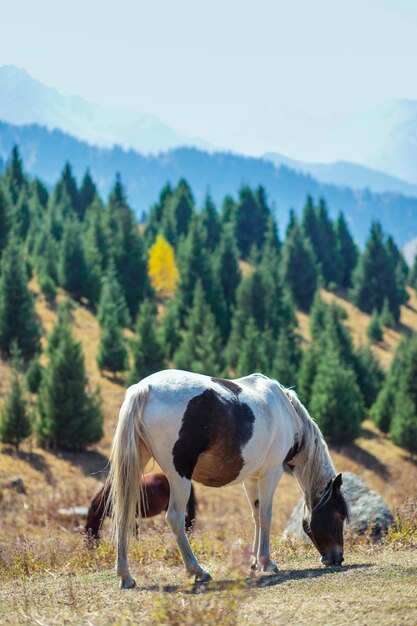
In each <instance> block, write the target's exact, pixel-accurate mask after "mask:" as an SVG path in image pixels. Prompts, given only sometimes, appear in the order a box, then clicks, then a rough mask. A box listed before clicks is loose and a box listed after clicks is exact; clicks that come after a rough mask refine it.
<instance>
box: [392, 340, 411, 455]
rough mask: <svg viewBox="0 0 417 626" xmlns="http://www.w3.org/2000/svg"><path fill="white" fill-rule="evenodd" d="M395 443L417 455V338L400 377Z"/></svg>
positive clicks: (393, 437)
mask: <svg viewBox="0 0 417 626" xmlns="http://www.w3.org/2000/svg"><path fill="white" fill-rule="evenodd" d="M390 435H391V438H392V440H393V442H394V443H395V444H397V445H399V446H401V447H402V448H405V449H406V450H408V452H410V453H411V454H415V453H417V337H416V335H413V336H412V337H411V339H410V340H409V345H408V348H407V350H406V352H405V358H404V367H403V371H402V372H401V377H399V380H398V384H397V388H396V392H395V402H394V411H393V416H392V421H391V424H390Z"/></svg>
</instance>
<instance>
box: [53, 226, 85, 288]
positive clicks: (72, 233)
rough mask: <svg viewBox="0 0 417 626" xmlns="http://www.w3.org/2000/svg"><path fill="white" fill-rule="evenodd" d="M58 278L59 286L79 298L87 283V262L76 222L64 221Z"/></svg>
mask: <svg viewBox="0 0 417 626" xmlns="http://www.w3.org/2000/svg"><path fill="white" fill-rule="evenodd" d="M58 271H59V279H60V284H61V286H62V287H63V288H64V289H65V290H66V291H68V292H69V293H70V294H71V295H72V296H75V297H76V298H81V297H82V296H84V295H85V292H86V285H87V264H86V261H85V254H84V246H83V240H82V238H81V230H80V226H79V223H78V222H75V221H73V220H68V221H67V222H65V226H64V232H63V236H62V241H61V245H60V256H59V270H58Z"/></svg>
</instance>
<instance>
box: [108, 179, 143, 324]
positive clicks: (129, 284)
mask: <svg viewBox="0 0 417 626" xmlns="http://www.w3.org/2000/svg"><path fill="white" fill-rule="evenodd" d="M107 214H108V225H109V229H110V237H111V244H112V248H113V249H112V256H113V259H114V263H115V266H116V272H117V277H118V280H119V282H120V285H121V287H122V289H123V293H124V296H125V299H126V304H127V306H128V309H129V313H130V316H131V317H132V319H134V318H135V317H136V314H137V311H138V307H139V304H140V302H142V300H143V299H144V298H145V297H147V296H149V295H150V285H149V281H148V273H147V267H146V255H145V249H144V242H143V237H142V235H141V234H140V233H139V230H138V226H137V223H136V220H135V218H134V215H133V212H132V210H131V209H130V207H129V206H128V204H127V200H126V196H125V192H124V189H123V185H122V183H121V180H120V177H119V176H117V178H116V183H115V186H114V188H113V190H112V192H111V194H110V197H109V203H108V208H107Z"/></svg>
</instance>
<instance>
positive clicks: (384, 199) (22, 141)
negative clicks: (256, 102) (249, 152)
mask: <svg viewBox="0 0 417 626" xmlns="http://www.w3.org/2000/svg"><path fill="white" fill-rule="evenodd" d="M14 144H17V145H18V146H19V147H20V151H21V154H22V157H23V160H24V165H25V169H26V170H27V171H28V173H29V174H31V175H32V176H39V177H40V178H41V179H42V180H44V181H45V182H46V183H47V184H49V185H53V184H54V183H55V182H56V181H57V179H58V177H59V176H60V172H61V170H62V168H63V166H64V163H65V162H66V161H69V162H70V163H71V164H72V166H73V170H74V173H75V175H76V176H77V178H78V180H80V179H81V177H82V176H83V174H84V172H85V170H86V169H87V168H88V169H89V170H90V172H91V174H92V175H93V178H94V180H95V181H96V184H97V187H98V190H99V192H100V193H101V195H102V196H103V197H106V195H107V194H108V192H109V190H110V188H111V186H112V184H113V182H114V179H115V173H116V172H120V174H121V176H122V180H123V182H124V184H125V186H126V189H127V192H128V198H129V201H130V203H131V206H132V207H133V208H134V210H135V212H136V214H137V215H138V216H139V217H140V216H141V215H142V213H143V212H144V211H145V212H146V211H147V210H148V209H149V206H150V205H151V204H152V203H153V202H155V201H156V199H157V197H158V195H159V192H160V190H161V188H162V186H163V185H164V184H165V183H166V182H167V181H170V182H171V183H172V184H176V183H177V182H178V180H179V179H180V178H181V177H185V178H186V179H187V181H188V182H189V183H190V185H191V187H192V190H193V193H194V195H195V199H196V202H197V204H198V205H199V206H201V204H202V203H203V201H204V198H205V196H206V194H207V193H208V192H209V193H210V194H211V196H212V197H213V199H214V201H215V202H216V203H217V204H218V205H219V204H220V203H221V201H222V200H223V198H224V196H225V195H227V194H235V195H236V194H237V191H238V189H239V187H240V186H241V185H242V184H248V185H251V186H257V185H260V184H261V185H263V186H264V187H265V189H266V191H267V195H268V198H269V202H270V204H271V206H272V207H273V209H274V211H275V214H276V216H277V220H278V223H279V226H280V228H281V231H282V230H283V229H284V228H285V227H286V224H287V220H288V210H289V208H291V207H293V208H294V209H295V210H296V211H297V212H300V210H301V208H302V206H303V204H304V202H305V199H306V196H307V194H311V195H312V196H313V197H314V198H315V199H316V200H317V199H318V198H319V197H324V198H325V199H326V201H327V203H328V206H329V210H330V214H331V215H332V216H333V217H336V216H337V213H338V212H339V210H343V211H344V213H345V215H346V218H347V220H348V222H349V224H350V228H351V230H352V233H353V235H354V237H355V239H356V241H357V242H358V243H359V244H360V245H363V243H364V241H365V240H366V237H367V234H368V231H369V226H370V224H371V221H372V220H375V219H378V220H379V221H380V222H381V223H382V225H383V227H384V228H385V230H386V231H387V232H389V233H391V234H392V235H393V236H394V238H395V239H396V241H397V242H398V243H399V244H400V245H403V244H405V243H406V242H408V241H409V240H410V239H411V238H413V237H415V236H416V235H417V198H413V197H407V196H404V195H401V194H398V193H394V192H385V193H373V192H371V191H369V190H367V189H365V190H362V191H356V190H352V189H350V188H348V187H338V186H336V185H329V184H324V183H320V182H319V181H317V180H316V179H314V178H313V177H312V176H310V175H308V174H303V173H301V172H296V171H294V170H291V169H289V168H287V167H285V166H280V167H276V166H274V165H273V163H271V162H269V161H267V160H264V159H259V158H254V157H245V156H241V155H237V154H232V153H226V152H215V153H208V152H205V151H202V150H198V149H197V148H186V147H184V148H176V149H174V150H170V151H168V152H165V153H161V154H158V155H143V154H140V153H138V152H135V151H133V150H124V149H123V148H121V147H118V146H116V147H114V148H111V149H110V148H100V147H97V146H92V145H90V144H88V143H86V142H82V141H80V140H78V139H76V138H74V137H71V136H70V135H68V134H65V133H63V132H62V131H58V130H53V131H51V130H48V129H46V128H44V127H41V126H38V125H29V126H13V125H11V124H7V123H5V122H0V158H2V159H3V160H4V161H5V160H6V159H7V158H8V157H9V155H10V152H11V149H12V147H13V145H14ZM399 216H400V219H399Z"/></svg>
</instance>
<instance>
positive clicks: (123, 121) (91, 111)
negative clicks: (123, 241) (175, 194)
mask: <svg viewBox="0 0 417 626" xmlns="http://www.w3.org/2000/svg"><path fill="white" fill-rule="evenodd" d="M0 120H2V121H0V169H1V167H2V163H1V159H3V161H5V160H6V159H7V158H8V157H9V154H10V151H11V148H12V146H13V144H14V143H16V144H18V145H19V147H20V150H21V153H22V155H23V158H24V162H25V167H26V169H27V171H28V172H29V173H30V174H31V175H33V176H39V177H40V178H42V179H43V180H44V181H45V182H46V183H47V184H49V185H53V184H54V183H55V182H56V180H57V179H58V177H59V174H60V171H61V170H62V167H63V165H64V163H65V162H66V161H69V162H70V163H71V164H72V166H73V168H74V172H75V174H76V175H77V177H78V178H80V177H81V176H82V175H83V174H84V172H85V170H86V169H87V168H89V169H90V171H91V173H92V174H93V176H94V178H95V180H96V183H97V187H98V189H99V191H100V193H101V194H102V196H104V197H105V196H106V195H107V194H108V192H109V190H110V188H111V185H112V183H113V181H114V177H115V173H116V172H120V173H121V175H122V178H123V181H124V183H125V185H126V188H127V191H128V195H129V199H130V202H131V204H132V206H133V208H134V209H135V211H136V213H137V215H138V216H140V215H141V214H142V212H143V211H147V210H148V208H149V206H150V204H151V203H152V202H154V201H155V200H156V198H157V196H158V193H159V191H160V189H161V187H162V186H163V185H164V184H165V183H166V182H167V181H168V180H169V181H171V182H172V183H173V184H175V183H176V182H177V181H178V179H179V178H181V177H185V178H186V179H187V180H188V181H189V183H190V184H191V186H192V189H193V191H194V194H195V197H196V201H197V203H198V204H200V205H201V204H202V202H203V201H204V197H205V195H206V194H207V193H208V192H210V194H211V195H212V197H213V198H214V200H215V201H216V202H217V203H218V204H219V203H221V201H222V200H223V197H224V196H225V195H226V194H230V193H232V194H233V193H235V194H236V193H237V191H238V189H239V187H240V186H241V185H242V184H249V185H252V186H257V185H259V184H262V185H263V186H264V187H265V189H266V191H267V193H268V195H269V199H270V202H271V204H272V205H273V206H274V207H275V211H276V214H277V218H278V222H279V224H280V227H281V229H283V228H285V226H286V222H287V219H288V210H289V208H291V207H292V208H294V209H296V211H300V209H301V207H302V206H303V203H304V202H305V198H306V196H307V194H311V195H312V196H313V197H314V198H316V199H318V198H319V197H324V198H325V199H326V200H327V202H328V204H329V208H330V212H331V214H332V215H333V217H335V216H336V214H337V212H338V211H339V210H340V209H342V210H343V211H344V212H345V214H346V217H347V219H348V221H349V223H350V226H351V229H352V232H353V233H354V236H355V238H356V240H357V241H358V243H360V244H363V243H364V241H365V239H366V236H367V231H368V229H369V225H370V223H371V221H372V220H373V219H378V220H380V221H381V223H382V224H383V226H384V228H385V229H386V230H387V231H388V232H390V233H392V234H393V236H394V237H395V238H396V240H397V241H398V242H399V243H400V244H401V245H402V244H405V243H406V242H408V241H409V240H410V239H412V238H413V237H416V235H417V168H416V163H417V141H416V130H417V102H414V101H409V100H407V101H405V100H397V101H391V102H389V103H384V104H383V105H381V106H380V107H376V108H375V109H372V110H371V109H369V110H362V111H357V112H354V113H349V114H347V113H337V114H334V115H332V116H327V117H325V116H313V115H309V114H305V113H303V112H300V111H295V110H294V111H288V110H285V109H279V107H277V116H276V124H274V127H273V128H271V129H270V131H271V136H272V137H273V138H276V144H277V147H280V146H281V145H282V146H287V147H288V150H289V152H287V154H289V153H291V152H292V153H300V154H301V153H302V154H304V155H306V156H307V157H309V156H310V157H313V158H312V159H310V160H309V159H308V158H306V159H305V160H303V159H295V158H290V157H288V156H284V155H283V154H282V153H281V152H269V153H266V154H265V155H264V156H263V157H261V158H256V157H248V156H244V155H241V154H237V153H232V152H227V151H224V150H223V151H220V150H219V149H216V148H215V147H214V146H213V145H211V144H210V143H209V142H208V141H205V140H204V139H199V138H193V137H189V136H186V135H184V134H183V133H180V132H177V131H176V130H175V129H173V128H171V127H170V126H169V125H167V124H165V123H164V122H162V121H161V120H159V119H157V118H155V117H154V116H152V115H148V114H146V113H141V114H138V113H136V112H129V111H118V110H114V109H110V108H106V107H103V106H101V105H98V104H93V103H90V102H88V101H86V100H84V99H82V98H80V97H78V96H63V95H61V94H60V93H58V91H56V90H55V89H53V88H51V87H47V86H45V85H43V84H42V83H41V82H39V81H38V80H36V79H34V78H33V77H31V76H30V75H29V74H28V73H27V72H26V71H25V70H22V69H19V68H16V67H14V66H3V67H0ZM246 131H247V132H248V133H250V132H254V128H248V129H246ZM335 155H336V156H335ZM338 155H339V156H338ZM346 155H347V157H349V158H352V161H356V162H351V161H349V160H347V161H346V160H341V159H343V158H344V157H345V156H346ZM332 156H333V157H334V162H330V163H329V162H326V161H327V160H329V158H330V157H332ZM339 157H340V158H339ZM320 158H322V159H323V162H320ZM378 167H381V169H382V170H384V171H381V170H379V169H378Z"/></svg>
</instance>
